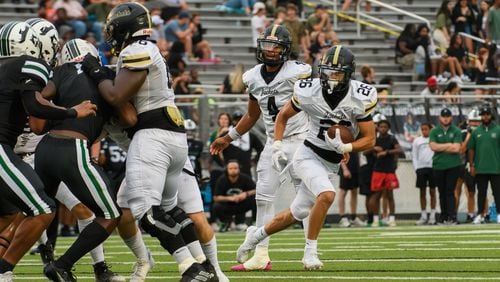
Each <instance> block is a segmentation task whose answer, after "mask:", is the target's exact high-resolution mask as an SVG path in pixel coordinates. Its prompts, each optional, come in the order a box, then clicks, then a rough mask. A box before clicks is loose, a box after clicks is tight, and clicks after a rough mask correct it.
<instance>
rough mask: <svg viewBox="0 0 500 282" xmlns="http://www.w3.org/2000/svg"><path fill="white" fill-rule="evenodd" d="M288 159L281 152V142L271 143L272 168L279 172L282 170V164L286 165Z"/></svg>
mask: <svg viewBox="0 0 500 282" xmlns="http://www.w3.org/2000/svg"><path fill="white" fill-rule="evenodd" d="M287 161H288V158H287V157H286V154H285V152H283V142H281V141H279V140H277V141H274V143H273V167H274V168H275V169H276V170H277V171H279V172H281V171H282V170H283V166H282V164H286V162H287Z"/></svg>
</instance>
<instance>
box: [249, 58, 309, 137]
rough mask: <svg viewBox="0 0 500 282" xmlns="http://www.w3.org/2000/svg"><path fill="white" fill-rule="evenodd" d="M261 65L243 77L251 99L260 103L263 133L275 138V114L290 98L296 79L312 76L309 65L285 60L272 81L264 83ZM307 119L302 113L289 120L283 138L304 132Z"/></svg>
mask: <svg viewBox="0 0 500 282" xmlns="http://www.w3.org/2000/svg"><path fill="white" fill-rule="evenodd" d="M262 67H264V65H263V64H259V65H256V66H255V67H253V68H252V69H250V70H248V71H247V72H245V73H244V74H243V83H245V85H246V87H247V88H248V92H249V94H250V99H255V100H256V101H257V103H259V106H260V110H261V112H262V120H263V121H264V125H265V127H266V134H267V136H268V138H270V139H271V140H272V139H274V123H275V121H276V116H277V115H278V112H279V111H280V110H281V108H283V106H284V105H285V104H286V103H287V102H288V101H289V100H290V99H291V98H292V94H293V85H294V84H295V82H296V81H297V80H299V79H305V78H308V77H310V76H311V66H309V65H308V64H305V63H302V62H299V61H286V62H285V63H284V64H283V66H282V67H281V69H280V71H279V72H278V74H277V75H276V77H274V79H273V81H271V82H270V83H269V84H267V83H266V82H265V81H264V78H263V77H262V75H261V68H262ZM307 124H308V118H307V115H305V114H298V115H295V116H294V117H293V118H291V119H290V120H288V123H287V125H286V129H285V133H284V135H283V137H284V138H286V137H288V136H291V135H295V134H299V133H302V132H306V131H307V128H308V126H307Z"/></svg>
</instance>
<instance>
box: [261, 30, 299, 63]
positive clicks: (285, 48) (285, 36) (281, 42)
mask: <svg viewBox="0 0 500 282" xmlns="http://www.w3.org/2000/svg"><path fill="white" fill-rule="evenodd" d="M291 45H292V36H291V35H290V32H289V31H288V29H286V28H285V27H284V26H281V25H271V26H269V27H267V28H266V30H264V32H263V33H261V35H260V37H259V38H258V39H257V54H256V55H257V61H259V62H260V63H263V64H265V65H268V66H277V65H280V64H282V63H284V62H285V61H287V60H288V57H289V56H290V50H291ZM279 49H281V50H279ZM265 51H275V52H279V58H278V59H270V58H266V56H265V54H264V52H265Z"/></svg>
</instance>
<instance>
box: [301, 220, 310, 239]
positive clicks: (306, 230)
mask: <svg viewBox="0 0 500 282" xmlns="http://www.w3.org/2000/svg"><path fill="white" fill-rule="evenodd" d="M302 227H303V228H304V239H305V240H307V234H308V233H309V216H307V217H306V218H304V219H303V220H302Z"/></svg>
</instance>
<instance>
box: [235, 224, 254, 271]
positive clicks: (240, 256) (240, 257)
mask: <svg viewBox="0 0 500 282" xmlns="http://www.w3.org/2000/svg"><path fill="white" fill-rule="evenodd" d="M257 229H258V228H257V227H256V226H250V227H248V228H247V233H246V236H245V241H243V244H241V245H240V247H239V248H238V251H236V261H237V262H239V263H244V262H246V261H247V260H248V259H249V258H250V253H251V252H252V251H253V250H254V249H255V246H256V245H257V243H258V242H257V239H255V238H254V237H255V236H254V233H255V231H257Z"/></svg>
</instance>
